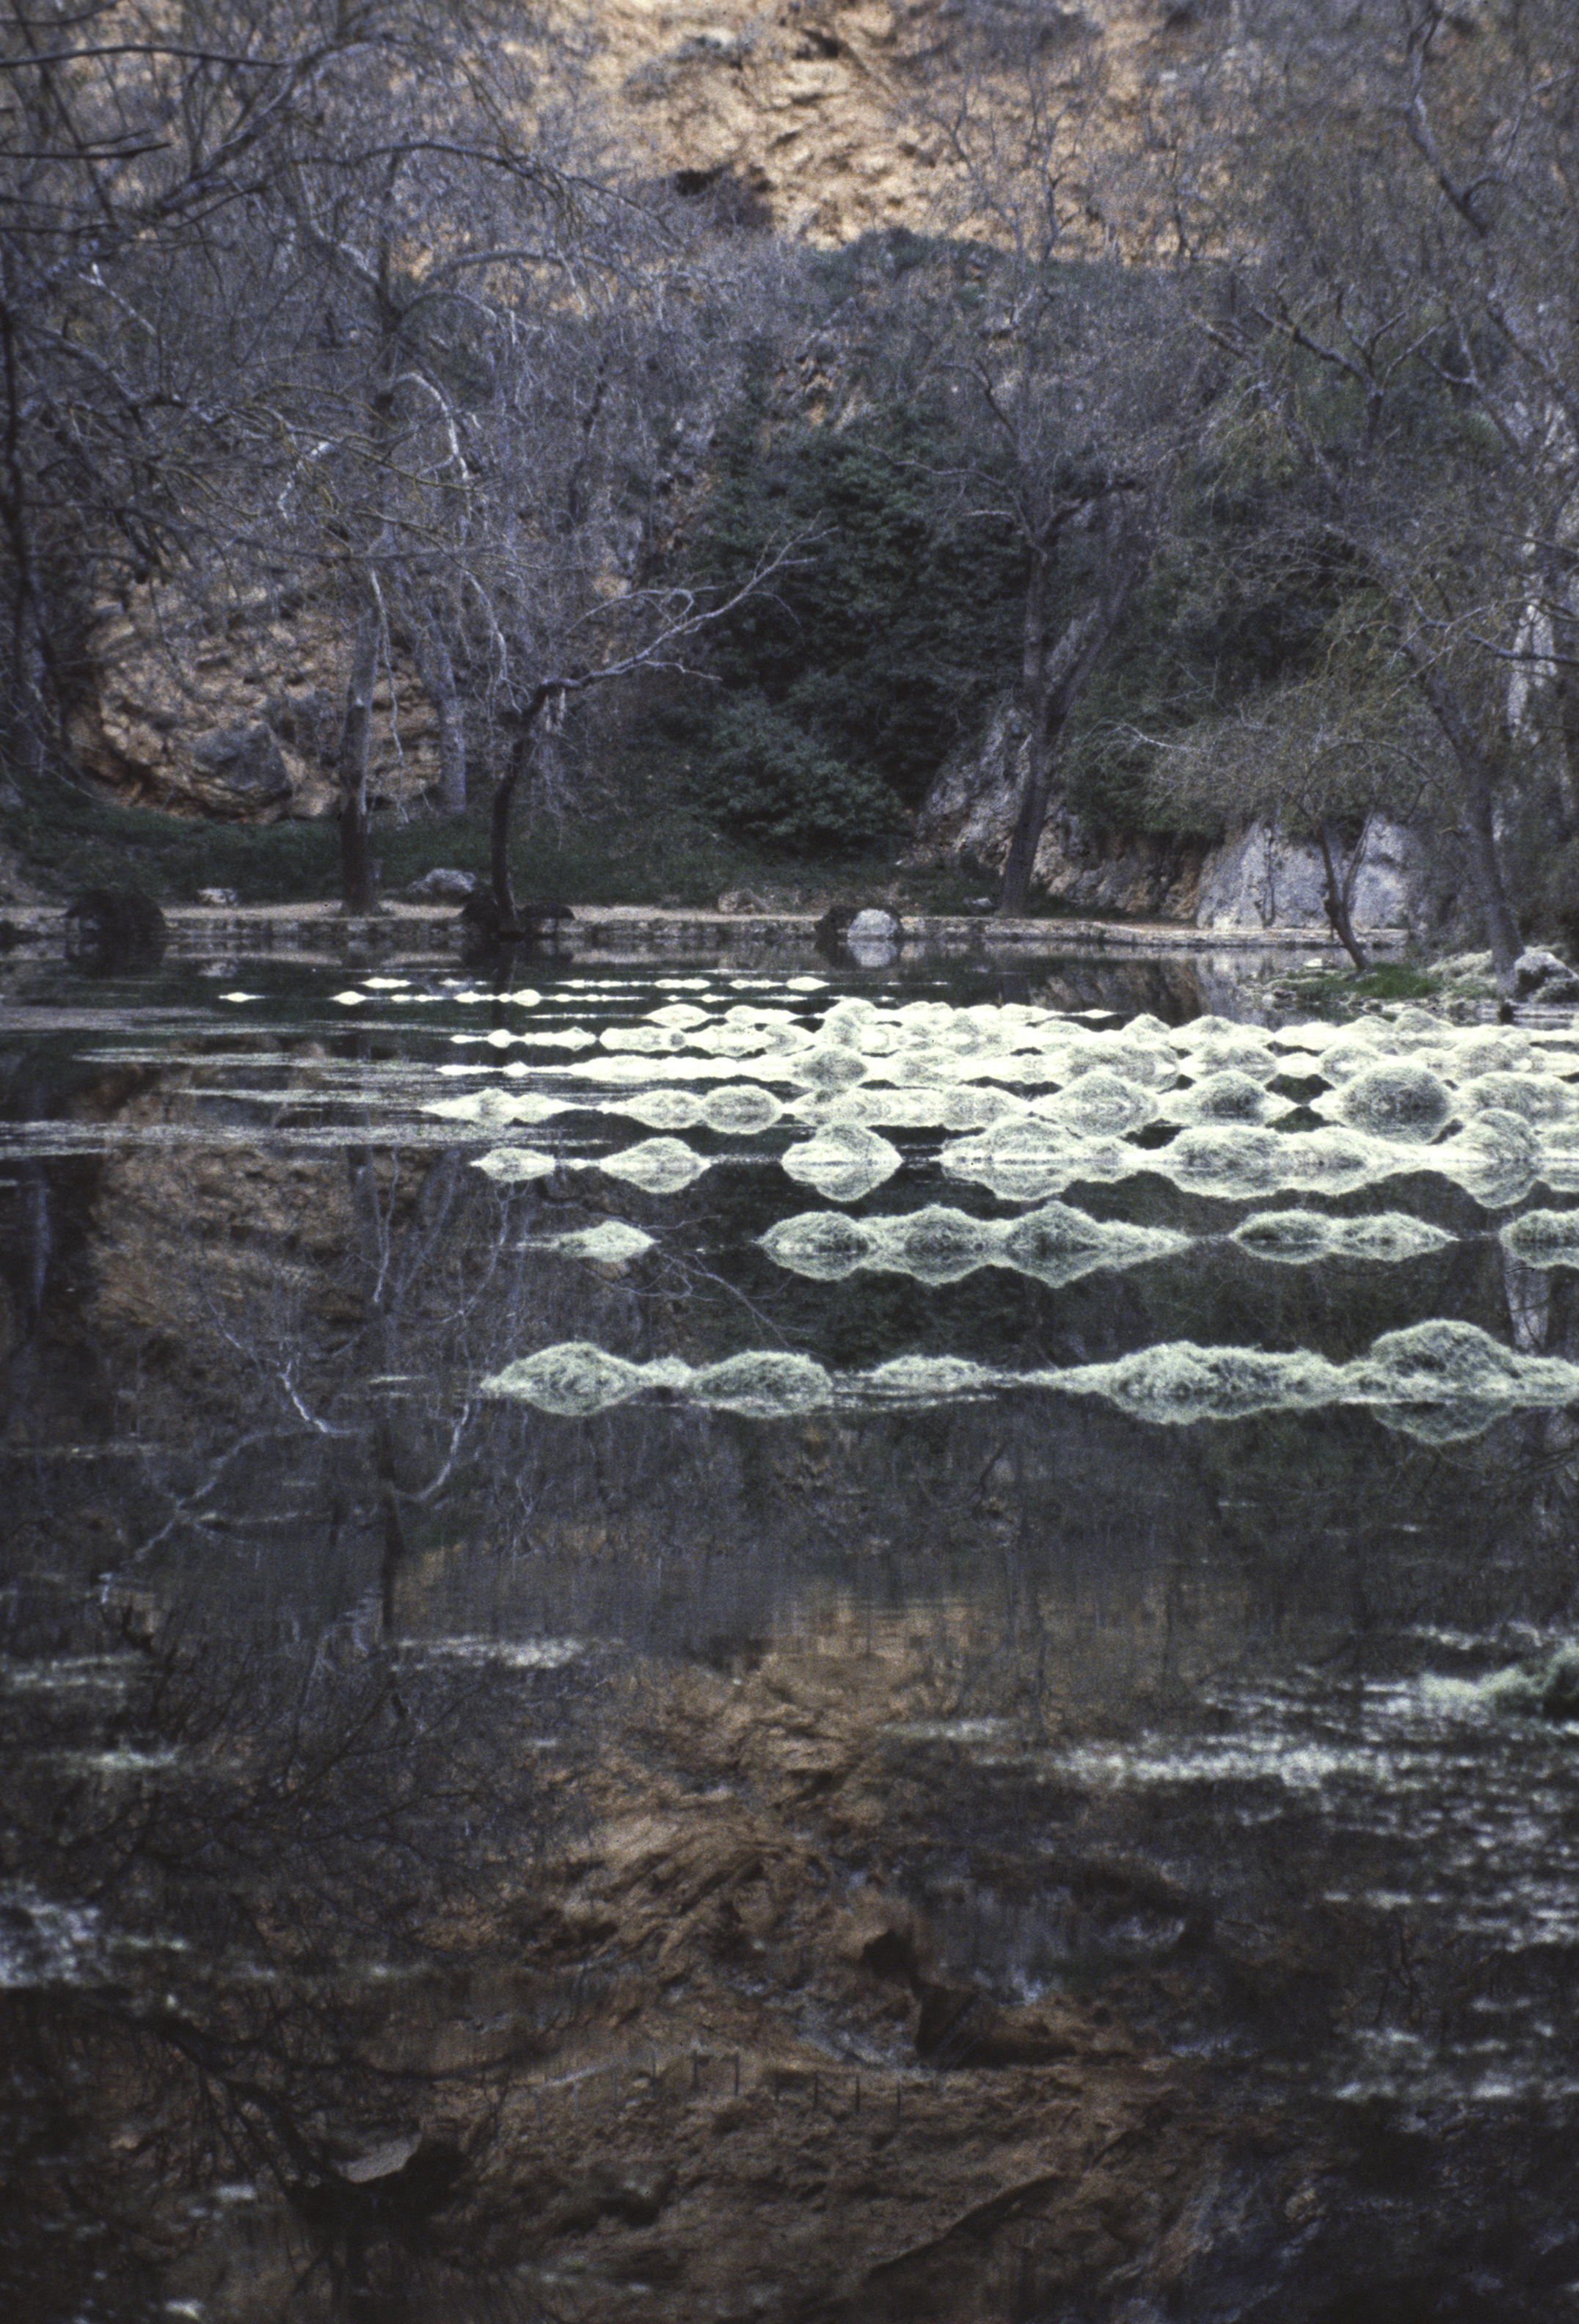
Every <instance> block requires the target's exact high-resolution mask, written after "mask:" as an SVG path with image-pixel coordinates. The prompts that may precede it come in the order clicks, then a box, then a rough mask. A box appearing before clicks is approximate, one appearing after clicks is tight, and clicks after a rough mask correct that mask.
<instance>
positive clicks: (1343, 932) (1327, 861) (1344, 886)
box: [1316, 816, 1371, 974]
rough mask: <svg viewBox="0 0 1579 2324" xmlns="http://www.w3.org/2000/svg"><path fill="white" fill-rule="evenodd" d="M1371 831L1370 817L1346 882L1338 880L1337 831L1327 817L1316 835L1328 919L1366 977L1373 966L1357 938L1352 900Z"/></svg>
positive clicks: (1364, 826) (1347, 873)
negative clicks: (1351, 905)
mask: <svg viewBox="0 0 1579 2324" xmlns="http://www.w3.org/2000/svg"><path fill="white" fill-rule="evenodd" d="M1370 828H1371V817H1370V816H1366V818H1365V821H1364V824H1363V825H1362V829H1361V832H1360V844H1359V846H1358V847H1356V848H1355V850H1354V853H1353V857H1352V859H1351V861H1350V863H1349V868H1348V871H1347V872H1346V873H1345V875H1344V878H1343V879H1342V880H1340V879H1339V877H1338V866H1337V858H1336V856H1335V855H1334V851H1333V836H1334V835H1333V827H1332V825H1331V824H1330V823H1329V822H1328V821H1327V818H1326V817H1325V816H1323V817H1322V819H1321V822H1320V824H1319V825H1318V826H1317V831H1316V835H1317V837H1318V838H1319V839H1320V841H1321V861H1322V870H1323V872H1324V874H1325V898H1324V901H1325V905H1326V916H1327V918H1328V920H1329V921H1330V923H1331V925H1332V931H1333V934H1334V936H1336V938H1337V940H1338V942H1339V943H1340V944H1341V945H1343V947H1344V951H1345V952H1346V953H1347V954H1348V955H1349V958H1350V959H1351V960H1352V961H1353V964H1354V965H1355V967H1356V968H1357V969H1359V970H1360V972H1361V973H1362V974H1363V973H1364V972H1365V971H1366V970H1367V969H1368V968H1369V967H1370V965H1371V963H1370V962H1369V960H1367V958H1366V957H1365V954H1364V952H1363V951H1362V948H1361V945H1360V942H1359V939H1358V937H1357V936H1355V934H1354V923H1353V920H1352V919H1351V918H1350V917H1349V899H1350V896H1351V895H1352V893H1353V885H1354V873H1355V871H1357V870H1358V868H1359V863H1360V858H1361V855H1362V853H1363V852H1364V847H1365V834H1366V833H1367V832H1368V831H1369V830H1370Z"/></svg>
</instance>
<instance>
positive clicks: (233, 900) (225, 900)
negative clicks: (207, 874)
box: [198, 888, 241, 912]
mask: <svg viewBox="0 0 1579 2324" xmlns="http://www.w3.org/2000/svg"><path fill="white" fill-rule="evenodd" d="M198 901H199V904H207V905H208V908H209V910H210V911H215V912H228V911H234V910H235V908H236V906H237V905H238V904H239V903H240V902H241V898H240V897H239V896H238V895H237V894H236V892H235V889H234V888H199V890H198Z"/></svg>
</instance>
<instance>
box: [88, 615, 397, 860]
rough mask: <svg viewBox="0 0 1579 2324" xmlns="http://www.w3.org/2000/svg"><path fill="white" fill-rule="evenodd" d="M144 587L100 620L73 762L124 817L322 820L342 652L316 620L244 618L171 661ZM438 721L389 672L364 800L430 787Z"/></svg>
mask: <svg viewBox="0 0 1579 2324" xmlns="http://www.w3.org/2000/svg"><path fill="white" fill-rule="evenodd" d="M163 614H164V609H163V607H162V605H161V604H160V602H159V599H158V596H157V594H156V593H155V592H153V591H152V590H143V591H140V592H138V593H136V594H135V595H134V596H133V597H132V598H131V599H130V600H129V602H128V603H127V604H125V606H120V605H117V606H115V607H113V608H111V609H109V610H107V611H106V613H105V614H104V615H103V616H102V618H101V619H100V621H99V622H98V624H97V629H96V631H95V632H94V635H93V637H92V640H91V641H90V646H89V659H90V662H91V666H92V669H93V683H92V686H91V688H90V690H89V691H88V693H87V694H86V695H85V696H84V698H83V699H82V701H81V702H80V703H79V704H78V708H77V712H76V715H75V716H74V717H73V720H72V724H71V742H72V748H73V751H74V753H75V756H76V759H77V763H78V766H79V767H80V768H81V770H82V771H83V772H84V773H85V774H87V775H88V776H90V777H91V778H92V779H93V780H94V781H96V782H98V783H101V784H103V785H104V786H105V788H106V789H108V790H111V791H113V792H114V793H115V797H116V798H118V799H120V800H121V801H122V802H123V803H124V804H125V805H126V806H128V807H163V808H165V809H167V810H168V811H170V812H171V813H172V814H176V815H201V816H215V817H216V818H217V819H219V820H221V821H224V822H230V823H277V822H278V821H280V819H281V818H282V816H297V817H310V816H323V815H328V814H329V813H330V812H331V811H332V808H333V805H334V779H333V767H334V760H335V754H336V752H337V749H338V747H339V739H340V728H341V724H342V722H343V720H344V716H345V684H346V669H345V664H346V644H345V641H343V640H342V639H340V638H339V637H338V636H337V634H336V632H335V631H334V630H333V629H332V627H331V626H330V625H329V623H328V622H327V621H326V620H325V619H324V617H323V615H322V614H321V613H314V612H311V611H309V610H306V609H304V610H303V611H302V612H300V613H298V614H297V615H295V616H294V617H287V616H284V615H282V614H281V613H278V612H277V611H276V610H275V609H274V608H273V607H272V606H266V607H259V608H256V609H252V610H249V609H247V608H242V609H240V610H239V611H238V612H237V613H236V615H235V618H234V619H233V620H232V622H230V623H229V624H228V625H227V626H226V628H225V629H224V630H222V631H221V630H218V629H216V630H214V631H213V632H210V633H208V634H206V635H205V636H204V637H203V639H202V640H201V641H199V648H198V650H197V651H196V652H192V653H182V654H180V656H175V655H172V654H171V651H170V649H169V646H168V644H167V642H166V641H165V638H164V635H163ZM437 733H438V720H437V717H436V716H435V714H434V712H433V710H432V708H431V705H429V703H428V701H427V699H426V697H425V696H423V694H422V692H421V690H420V687H418V686H417V685H416V683H415V681H414V679H413V678H411V676H410V674H409V673H407V672H405V671H402V669H400V668H399V667H398V666H397V668H396V669H395V671H394V674H393V679H392V680H391V676H390V673H389V672H388V671H387V670H386V671H385V672H384V673H383V676H382V677H381V678H380V681H379V686H378V690H377V693H376V695H375V696H374V731H373V742H372V748H371V751H370V754H369V762H368V780H369V791H370V794H371V795H372V796H373V797H374V798H376V799H378V800H381V801H388V802H391V803H393V802H396V801H402V800H404V799H407V798H411V797H414V796H415V795H416V794H417V793H418V792H420V791H421V790H423V789H424V788H427V787H428V786H429V784H432V783H436V782H437V781H438V779H439V752H438V742H437Z"/></svg>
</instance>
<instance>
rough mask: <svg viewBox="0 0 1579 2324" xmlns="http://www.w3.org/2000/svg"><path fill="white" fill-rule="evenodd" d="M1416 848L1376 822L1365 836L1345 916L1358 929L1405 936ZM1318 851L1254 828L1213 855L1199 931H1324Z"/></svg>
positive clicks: (1415, 890)
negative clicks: (1391, 931) (1393, 930)
mask: <svg viewBox="0 0 1579 2324" xmlns="http://www.w3.org/2000/svg"><path fill="white" fill-rule="evenodd" d="M1421 882H1422V867H1421V862H1420V848H1419V843H1418V842H1417V840H1416V838H1415V837H1414V835H1413V834H1412V833H1411V832H1408V831H1406V830H1404V829H1403V828H1402V826H1401V825H1398V824H1396V823H1387V822H1384V821H1383V820H1382V819H1381V818H1380V817H1377V818H1376V819H1375V820H1374V821H1373V822H1372V823H1371V827H1370V829H1369V831H1368V832H1367V833H1366V835H1365V846H1364V851H1363V853H1362V856H1361V859H1360V868H1359V871H1357V873H1356V874H1355V878H1354V887H1353V898H1352V900H1351V905H1350V910H1351V914H1352V917H1353V922H1354V925H1355V927H1362V928H1407V927H1414V926H1415V924H1416V923H1417V920H1418V918H1419V917H1420V909H1421ZM1195 917H1196V927H1202V928H1258V927H1259V928H1270V927H1285V928H1287V927H1297V928H1298V927H1312V928H1315V927H1321V928H1325V926H1326V924H1327V917H1326V905H1325V872H1324V870H1323V866H1322V860H1321V851H1320V849H1319V848H1317V847H1316V846H1314V845H1311V844H1308V843H1307V842H1303V841H1298V840H1292V839H1288V838H1286V837H1284V836H1283V835H1282V834H1280V833H1279V832H1277V831H1275V830H1273V829H1272V828H1271V826H1270V825H1267V824H1251V825H1249V826H1248V827H1247V828H1246V829H1245V830H1243V831H1241V832H1237V833H1235V834H1234V835H1233V837H1232V838H1229V839H1227V840H1225V841H1224V842H1223V844H1222V846H1221V847H1216V848H1214V849H1213V851H1212V853H1211V854H1210V855H1209V856H1208V857H1207V858H1206V861H1205V864H1204V865H1203V866H1202V871H1201V891H1200V899H1199V901H1198V903H1197V904H1196V916H1195Z"/></svg>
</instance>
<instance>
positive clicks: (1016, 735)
mask: <svg viewBox="0 0 1579 2324" xmlns="http://www.w3.org/2000/svg"><path fill="white" fill-rule="evenodd" d="M1024 772H1025V730H1024V726H1023V724H1022V723H1021V720H1020V713H1019V711H1018V710H1017V709H1016V708H1015V706H1014V705H1013V704H1012V702H1011V701H1010V700H1007V699H1005V700H1004V701H1002V702H1001V703H1000V704H999V705H998V707H997V708H996V709H995V710H994V711H993V715H992V717H991V719H990V720H989V721H988V724H987V728H986V732H985V733H984V734H983V735H982V736H981V737H980V739H979V740H978V741H976V742H973V743H971V744H969V745H967V746H966V747H965V748H964V749H962V750H960V751H957V752H955V753H954V754H953V756H952V757H951V758H949V759H948V760H947V761H946V763H945V765H944V767H943V769H942V770H941V771H940V773H939V775H938V778H937V781H936V783H935V784H934V785H933V787H932V789H931V791H930V793H929V794H928V798H927V801H926V804H925V805H924V806H923V807H922V809H921V812H920V815H919V817H918V819H917V825H916V831H915V835H914V838H913V840H912V843H911V846H910V857H909V860H910V862H914V863H950V864H955V865H957V866H958V867H960V868H961V869H964V870H979V871H981V872H982V874H983V878H989V879H990V878H995V877H996V875H997V874H998V873H999V872H1000V871H1002V865H1003V860H1004V857H1005V856H1006V855H1007V853H1008V852H1009V837H1010V833H1011V829H1012V827H1013V822H1014V810H1015V803H1016V800H1017V798H1018V797H1019V791H1020V781H1021V779H1022V777H1023V775H1024ZM1031 886H1032V890H1033V892H1034V893H1036V894H1038V895H1039V896H1042V897H1045V898H1048V899H1051V900H1052V901H1054V902H1057V903H1063V904H1067V905H1069V906H1071V907H1072V908H1074V909H1076V910H1077V911H1085V912H1123V913H1126V914H1131V915H1136V916H1139V917H1140V918H1147V919H1164V920H1180V921H1186V922H1190V923H1193V924H1194V926H1196V927H1202V928H1223V929H1234V930H1240V929H1246V928H1251V929H1253V928H1270V927H1284V928H1288V927H1295V928H1302V927H1308V928H1311V929H1320V930H1322V931H1323V932H1324V933H1325V929H1326V926H1327V917H1326V907H1325V902H1324V900H1323V897H1324V886H1325V883H1324V878H1323V869H1322V862H1321V854H1320V851H1319V850H1318V849H1317V848H1316V846H1315V845H1314V844H1309V843H1306V842H1301V841H1298V840H1295V839H1290V838H1288V836H1286V835H1284V834H1283V833H1281V832H1279V831H1277V830H1275V829H1273V828H1272V827H1271V826H1270V825H1266V824H1263V823H1256V824H1251V825H1245V826H1244V827H1243V828H1242V829H1240V830H1237V831H1234V832H1232V833H1230V835H1228V837H1227V838H1225V839H1224V840H1223V841H1222V842H1221V843H1220V844H1218V845H1216V846H1213V845H1210V844H1208V843H1207V842H1206V841H1205V840H1204V839H1201V838H1198V837H1196V836H1193V835H1189V834H1182V835H1181V834H1172V833H1160V832H1120V833H1106V832H1095V833H1093V832H1087V831H1085V830H1084V829H1083V828H1082V826H1081V825H1080V824H1079V823H1078V821H1077V820H1076V818H1075V817H1074V816H1071V815H1069V814H1067V813H1066V812H1061V811H1060V810H1059V807H1058V806H1057V803H1056V802H1055V805H1054V807H1053V811H1052V813H1051V814H1050V815H1049V816H1048V824H1047V828H1046V830H1045V831H1044V832H1043V834H1042V838H1041V844H1040V846H1039V848H1038V850H1037V857H1036V868H1035V871H1033V873H1032V876H1031ZM1352 915H1353V922H1354V926H1355V927H1357V928H1376V929H1380V928H1408V929H1410V930H1415V929H1417V928H1419V927H1422V926H1423V925H1424V924H1425V922H1426V920H1427V918H1428V917H1429V914H1428V908H1427V864H1426V861H1425V854H1424V851H1423V849H1422V848H1421V845H1420V843H1419V841H1418V839H1417V837H1416V835H1414V834H1413V833H1412V832H1409V831H1406V830H1404V829H1402V828H1401V827H1400V826H1399V825H1397V824H1391V823H1387V822H1384V821H1381V820H1380V819H1378V820H1377V821H1375V822H1373V823H1372V824H1371V826H1370V829H1369V830H1368V832H1367V833H1366V835H1365V843H1364V847H1363V851H1362V855H1361V859H1360V863H1359V867H1358V870H1357V871H1356V874H1355V878H1354V886H1353V900H1352Z"/></svg>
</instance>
